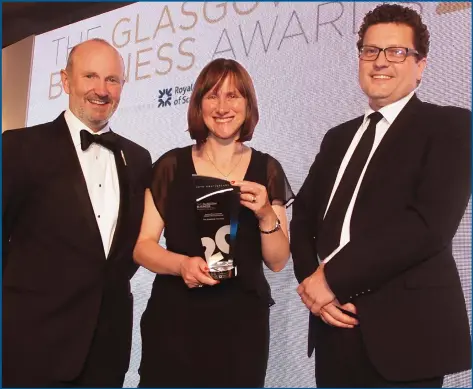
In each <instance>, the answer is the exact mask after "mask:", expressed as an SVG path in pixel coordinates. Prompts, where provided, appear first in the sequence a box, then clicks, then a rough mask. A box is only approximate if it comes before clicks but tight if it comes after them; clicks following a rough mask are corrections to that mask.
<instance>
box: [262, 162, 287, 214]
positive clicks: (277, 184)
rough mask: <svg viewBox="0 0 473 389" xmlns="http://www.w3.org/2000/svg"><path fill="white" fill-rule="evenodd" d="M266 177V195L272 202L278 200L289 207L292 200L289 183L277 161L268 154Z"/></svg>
mask: <svg viewBox="0 0 473 389" xmlns="http://www.w3.org/2000/svg"><path fill="white" fill-rule="evenodd" d="M267 177H268V185H267V190H268V197H269V201H270V203H271V204H272V203H273V201H275V200H278V201H281V202H282V203H283V205H285V206H286V208H287V207H289V206H290V205H291V204H292V202H293V201H294V193H293V192H292V189H291V185H290V184H289V181H288V179H287V177H286V174H285V173H284V170H283V168H282V166H281V164H280V163H279V161H278V160H277V159H275V158H273V157H271V156H270V155H268V162H267Z"/></svg>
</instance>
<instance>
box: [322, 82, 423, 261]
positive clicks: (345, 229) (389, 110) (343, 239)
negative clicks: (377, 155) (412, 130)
mask: <svg viewBox="0 0 473 389" xmlns="http://www.w3.org/2000/svg"><path fill="white" fill-rule="evenodd" d="M414 93H415V91H413V92H411V93H410V94H408V95H407V96H405V97H403V98H402V99H400V100H398V101H396V102H395V103H392V104H389V105H386V106H385V107H383V108H381V109H380V110H379V111H378V112H379V113H381V114H382V115H383V118H382V119H381V120H380V121H379V122H378V124H377V125H376V135H375V137H374V143H373V148H372V149H371V152H370V154H369V156H368V159H367V160H366V163H365V166H364V167H363V170H362V171H361V174H360V178H359V179H358V183H357V184H356V187H355V190H354V191H353V196H352V198H351V201H350V204H349V205H348V208H347V213H346V214H345V218H344V219H343V225H342V232H341V236H340V244H339V246H338V247H337V248H336V249H335V250H334V251H333V252H332V253H331V254H330V255H329V256H328V257H326V258H325V259H323V262H324V263H327V262H328V261H330V260H331V259H332V258H333V257H334V256H335V255H336V254H337V253H338V252H339V251H340V250H341V249H342V248H343V247H344V246H345V245H346V244H347V243H348V242H350V222H351V215H352V214H353V208H354V206H355V202H356V198H357V196H358V191H359V190H360V186H361V183H362V181H363V177H364V176H365V172H366V169H367V167H368V164H369V163H370V160H371V157H372V156H373V154H374V152H375V151H376V149H377V147H378V146H379V144H380V143H381V140H382V139H383V137H384V135H385V134H386V133H387V132H388V129H389V127H390V126H391V124H392V123H393V122H394V120H395V119H396V117H397V116H398V115H399V113H400V112H401V111H402V109H403V108H404V107H405V105H406V104H407V103H408V101H409V100H410V99H411V97H412V96H413V95H414ZM373 112H374V111H373V110H372V109H371V108H370V107H368V108H367V109H366V110H365V117H364V119H363V123H362V124H361V126H360V128H359V129H358V131H357V132H356V133H355V136H354V137H353V140H352V141H351V144H350V147H348V150H347V152H346V154H345V156H344V157H343V160H342V163H341V164H340V168H339V170H338V174H337V178H336V179H335V184H334V185H333V189H332V194H331V195H330V199H329V201H328V204H327V208H326V209H325V213H324V218H325V216H326V215H327V211H328V209H329V207H330V204H331V203H332V199H333V196H334V195H335V191H336V190H337V188H338V185H339V184H340V181H341V179H342V176H343V173H344V172H345V169H346V167H347V165H348V162H349V161H350V158H351V157H352V155H353V152H354V151H355V149H356V146H358V143H359V142H360V139H361V137H362V135H363V133H364V132H365V130H366V129H367V128H368V124H369V121H370V120H371V119H369V118H368V116H369V115H370V114H372V113H373ZM319 260H320V258H319Z"/></svg>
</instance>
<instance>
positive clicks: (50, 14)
mask: <svg viewBox="0 0 473 389" xmlns="http://www.w3.org/2000/svg"><path fill="white" fill-rule="evenodd" d="M132 3H133V2H71V3H69V2H68V3H66V2H64V3H57V2H50V3H49V2H40V3H23V2H15V3H13V2H11V3H8V2H7V3H2V23H3V26H2V36H3V37H2V48H4V47H6V46H9V45H11V44H13V43H16V42H18V41H20V40H22V39H24V38H26V37H28V36H30V35H39V34H42V33H44V32H48V31H50V30H54V29H56V28H59V27H63V26H66V25H68V24H71V23H75V22H78V21H80V20H83V19H87V18H90V17H92V16H95V15H99V14H102V13H105V12H108V11H111V10H114V9H116V8H120V7H124V6H126V5H129V4H132Z"/></svg>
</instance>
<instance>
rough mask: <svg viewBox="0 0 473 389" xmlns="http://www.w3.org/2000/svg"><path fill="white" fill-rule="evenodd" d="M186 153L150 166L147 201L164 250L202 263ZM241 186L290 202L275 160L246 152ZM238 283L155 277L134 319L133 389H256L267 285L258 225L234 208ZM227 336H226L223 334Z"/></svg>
mask: <svg viewBox="0 0 473 389" xmlns="http://www.w3.org/2000/svg"><path fill="white" fill-rule="evenodd" d="M192 174H195V168H194V164H193V160H192V147H191V146H188V147H184V148H178V149H174V150H171V151H169V152H167V153H166V154H164V155H163V156H162V157H161V158H159V159H158V161H156V162H155V164H154V165H153V176H152V181H151V188H150V189H151V193H152V195H153V198H154V202H155V204H156V208H157V209H158V211H159V213H160V215H161V217H162V218H163V220H164V222H165V229H164V237H165V238H166V247H167V249H168V250H170V251H173V252H176V253H180V254H184V255H187V256H190V257H193V256H200V257H202V258H204V248H203V246H202V244H201V241H200V237H199V234H198V231H197V228H196V215H195V213H196V212H195V202H194V198H193V187H192V185H193V184H192V180H191V176H192ZM244 179H245V180H247V181H254V182H257V183H260V184H262V185H265V186H266V188H267V191H268V196H269V200H270V201H273V200H280V201H282V202H283V204H287V203H288V201H289V200H291V199H292V198H293V193H292V190H291V187H290V185H289V183H288V181H287V178H286V175H285V174H284V171H283V169H282V167H281V165H280V164H279V162H278V161H277V160H275V159H274V158H272V157H271V156H270V155H268V154H264V153H261V152H259V151H256V150H254V149H253V150H252V155H251V160H250V163H249V166H248V170H247V172H246V175H245V178H244ZM237 242H238V244H237V247H236V252H235V262H236V263H237V265H238V276H237V277H236V278H234V279H229V280H224V281H222V282H221V283H220V284H218V285H216V286H212V287H205V286H204V287H203V288H192V289H189V288H188V287H187V286H186V284H185V283H184V281H183V280H182V278H181V277H177V276H172V275H156V278H155V280H154V283H153V289H152V292H151V297H150V299H149V301H148V305H147V307H146V310H145V312H144V313H143V316H142V319H141V337H142V359H141V366H140V376H141V379H140V387H263V386H264V379H265V375H266V366H267V361H268V352H269V307H270V306H271V305H272V304H273V303H274V302H273V300H272V299H271V292H270V288H269V285H268V283H267V281H266V279H265V277H264V274H263V257H262V252H261V237H260V232H259V229H258V221H257V219H256V217H255V215H254V213H253V212H252V211H251V210H249V209H248V208H246V207H241V211H240V216H239V227H238V232H237ZM229 328H231V330H229Z"/></svg>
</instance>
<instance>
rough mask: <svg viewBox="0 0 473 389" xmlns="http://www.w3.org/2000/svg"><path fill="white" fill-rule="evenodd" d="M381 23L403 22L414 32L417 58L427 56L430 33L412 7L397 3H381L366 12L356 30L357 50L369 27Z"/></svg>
mask: <svg viewBox="0 0 473 389" xmlns="http://www.w3.org/2000/svg"><path fill="white" fill-rule="evenodd" d="M382 23H397V24H405V25H407V26H409V27H411V28H412V31H413V32H414V49H416V50H417V51H418V52H419V55H418V56H417V58H418V59H422V58H425V57H427V54H428V53H429V45H430V34H429V30H428V29H427V26H426V25H425V24H424V23H422V18H421V16H420V15H419V14H418V13H417V12H416V11H414V10H413V9H412V8H408V7H403V6H401V5H397V4H382V5H379V6H377V7H376V8H375V9H373V10H372V11H370V12H368V13H367V14H366V15H365V17H364V19H363V23H362V24H361V27H360V30H359V31H358V36H359V39H358V42H357V46H358V50H360V49H361V46H363V38H364V37H365V34H366V31H367V30H368V28H369V27H371V26H374V25H376V24H382Z"/></svg>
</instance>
